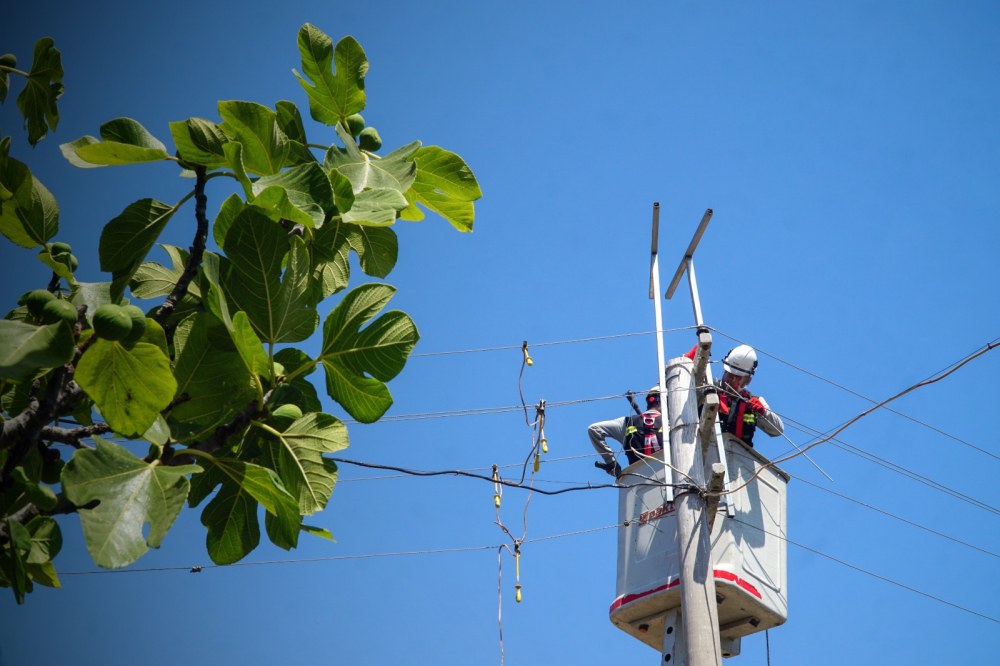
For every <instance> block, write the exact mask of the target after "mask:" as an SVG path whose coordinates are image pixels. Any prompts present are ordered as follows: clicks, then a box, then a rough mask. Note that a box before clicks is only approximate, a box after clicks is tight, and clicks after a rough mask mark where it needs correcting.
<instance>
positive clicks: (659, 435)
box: [622, 410, 663, 465]
mask: <svg viewBox="0 0 1000 666" xmlns="http://www.w3.org/2000/svg"><path fill="white" fill-rule="evenodd" d="M622 448H624V449H625V455H626V456H628V464H629V465H631V464H632V463H634V462H638V461H639V460H642V456H651V455H653V454H654V453H656V452H657V451H659V450H661V449H662V448H663V417H662V416H660V413H659V412H658V411H654V410H649V411H647V412H646V413H645V414H643V415H642V416H639V415H638V414H635V415H632V416H630V417H629V418H628V422H627V423H626V424H625V441H624V442H623V447H622ZM640 454H642V455H640Z"/></svg>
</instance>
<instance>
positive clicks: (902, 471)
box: [782, 415, 1000, 515]
mask: <svg viewBox="0 0 1000 666" xmlns="http://www.w3.org/2000/svg"><path fill="white" fill-rule="evenodd" d="M782 416H783V417H784V418H785V420H787V421H788V422H789V424H791V426H792V427H793V428H795V429H796V430H799V431H801V432H804V433H807V434H809V433H810V432H812V433H818V436H823V435H824V433H820V432H819V431H818V430H816V429H815V428H811V427H810V426H807V425H806V424H804V423H800V422H798V421H796V420H795V419H792V418H791V417H789V416H785V415H782ZM830 444H832V445H833V446H835V447H836V448H838V449H840V450H842V451H845V452H847V453H850V454H851V455H854V456H857V457H859V458H861V459H863V460H867V461H868V462H872V463H875V464H876V465H879V466H880V467H884V468H886V469H888V470H889V471H891V472H895V473H896V474H899V475H901V476H905V477H907V478H909V479H912V480H913V481H916V482H917V483H922V484H923V485H925V486H927V487H929V488H932V489H934V490H937V491H939V492H942V493H944V494H946V495H950V496H951V497H954V498H955V499H958V500H961V501H963V502H966V503H968V504H971V505H973V506H975V507H978V508H980V509H983V510H984V511H988V512H990V513H993V514H995V515H1000V509H998V508H997V507H994V506H991V505H989V504H987V503H986V502H983V501H982V500H978V499H976V498H974V497H970V496H969V495H966V494H965V493H962V492H959V491H957V490H955V489H954V488H950V487H949V486H946V485H944V484H943V483H940V482H938V481H935V480H934V479H931V478H929V477H926V476H924V475H922V474H918V473H917V472H914V471H913V470H910V469H907V468H906V467H903V466H902V465H899V464H897V463H894V462H892V461H890V460H887V459H885V458H881V457H879V456H877V455H875V454H874V453H870V452H868V451H865V450H864V449H862V448H860V447H857V446H854V445H853V444H848V443H847V442H845V441H843V440H841V439H831V440H830Z"/></svg>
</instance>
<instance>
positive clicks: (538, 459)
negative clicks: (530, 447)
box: [535, 451, 542, 474]
mask: <svg viewBox="0 0 1000 666" xmlns="http://www.w3.org/2000/svg"><path fill="white" fill-rule="evenodd" d="M541 465H542V461H541V455H540V454H539V453H538V451H535V474H537V473H538V468H539V467H541Z"/></svg>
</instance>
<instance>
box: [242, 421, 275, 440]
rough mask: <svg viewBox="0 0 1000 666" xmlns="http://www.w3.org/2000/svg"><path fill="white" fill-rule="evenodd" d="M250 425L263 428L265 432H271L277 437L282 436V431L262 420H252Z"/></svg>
mask: <svg viewBox="0 0 1000 666" xmlns="http://www.w3.org/2000/svg"><path fill="white" fill-rule="evenodd" d="M250 425H253V426H257V427H258V428H260V429H261V430H263V431H265V432H269V433H271V434H272V435H274V436H276V437H282V434H281V433H280V432H278V431H277V430H275V429H274V428H272V427H271V426H269V425H267V424H266V423H262V422H260V421H251V422H250Z"/></svg>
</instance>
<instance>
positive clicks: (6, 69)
mask: <svg viewBox="0 0 1000 666" xmlns="http://www.w3.org/2000/svg"><path fill="white" fill-rule="evenodd" d="M0 72H11V73H12V74H20V75H21V76H23V77H24V78H26V79H30V78H31V75H30V74H28V73H27V72H22V71H21V70H19V69H14V68H13V67H7V66H6V65H0Z"/></svg>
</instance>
